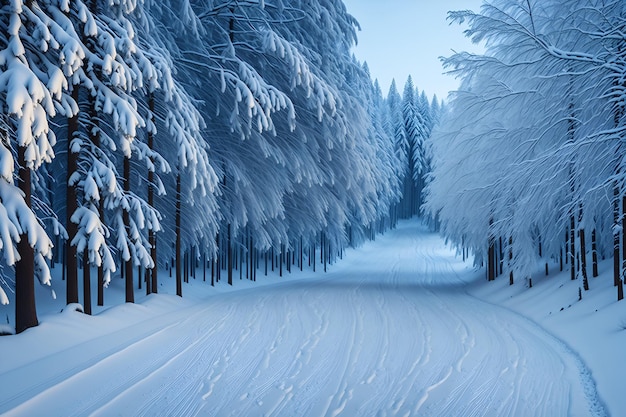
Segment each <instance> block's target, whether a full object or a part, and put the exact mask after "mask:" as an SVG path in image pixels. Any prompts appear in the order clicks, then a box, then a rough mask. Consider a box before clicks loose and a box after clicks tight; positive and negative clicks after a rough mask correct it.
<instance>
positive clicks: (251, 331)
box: [10, 222, 605, 417]
mask: <svg viewBox="0 0 626 417" xmlns="http://www.w3.org/2000/svg"><path fill="white" fill-rule="evenodd" d="M387 248H393V251H391V250H387ZM350 257H352V260H347V261H344V262H345V264H344V265H346V266H345V267H342V264H339V265H337V266H336V268H334V269H331V272H330V273H328V274H326V275H318V276H317V277H316V278H312V279H310V280H307V281H300V282H298V283H293V284H281V285H280V286H276V287H274V288H272V287H263V288H258V289H256V290H254V291H245V292H240V293H231V294H225V295H221V296H219V297H213V298H211V299H210V301H208V304H209V305H206V304H204V305H198V306H196V307H192V308H189V309H187V310H185V311H184V312H177V313H176V314H173V315H172V316H171V317H169V318H168V320H167V322H164V323H163V325H162V326H161V327H159V326H155V327H154V328H153V329H152V333H150V335H149V336H148V337H146V338H140V339H136V340H135V339H133V340H130V341H129V342H128V343H126V344H122V345H119V346H118V348H117V350H115V351H114V352H110V353H109V354H108V355H106V357H104V358H103V357H102V356H98V355H96V356H95V357H94V358H93V359H92V362H89V361H88V360H87V362H85V363H86V366H84V367H82V368H81V370H80V371H79V372H78V373H76V374H75V375H73V376H70V377H69V378H67V379H59V380H56V381H55V380H54V377H48V378H49V379H48V380H46V381H47V382H46V383H45V387H44V389H43V391H42V388H40V387H41V384H42V382H41V381H38V380H36V378H34V379H33V381H32V382H30V384H31V385H30V387H31V391H28V383H25V387H24V388H23V391H21V394H19V395H22V397H20V398H25V401H24V403H23V404H22V405H21V408H16V409H14V410H12V412H11V414H10V415H16V416H20V415H33V413H32V411H33V410H48V411H54V406H58V407H61V406H63V407H68V408H67V409H66V410H65V411H67V412H66V413H64V414H63V415H71V414H75V415H79V414H82V415H88V414H92V415H111V414H117V415H129V416H130V415H132V416H142V415H146V416H147V415H162V414H167V415H180V416H183V415H184V416H193V415H201V416H220V417H222V416H229V415H233V416H240V415H254V416H294V415H307V416H333V417H334V416H342V415H344V416H351V415H376V416H380V417H383V416H416V415H419V416H439V415H463V416H485V415H533V416H553V415H572V416H588V415H593V416H603V415H605V413H604V409H603V407H602V403H601V401H600V400H599V399H598V395H597V392H596V390H595V385H594V383H593V379H592V378H591V376H590V375H589V373H588V371H586V368H585V367H584V365H583V364H582V361H581V360H580V359H579V358H578V357H577V356H576V355H575V354H573V353H572V352H571V351H570V350H568V348H567V347H566V346H565V345H563V344H562V343H561V342H559V341H557V340H556V339H554V338H552V337H551V336H549V335H548V334H547V333H545V332H544V331H543V330H542V329H541V328H539V327H538V326H537V325H535V324H533V323H531V322H530V321H528V320H526V319H523V318H521V317H520V316H517V315H515V314H514V313H512V312H510V311H508V310H505V309H502V308H500V307H496V306H493V305H490V304H487V303H484V302H482V301H480V300H477V299H475V298H473V297H471V296H469V295H468V294H467V293H466V292H465V289H464V283H463V282H462V281H461V280H460V279H459V277H458V276H457V275H456V272H455V269H454V267H453V266H452V265H451V263H450V261H451V260H452V259H453V257H452V256H451V254H450V252H449V251H447V250H446V249H445V248H444V247H443V243H442V242H441V240H440V239H439V238H436V237H434V236H432V235H429V234H426V233H425V232H424V228H423V227H421V226H419V225H417V224H416V223H414V222H412V223H403V224H401V226H400V228H399V229H398V230H396V231H393V232H390V233H389V234H388V235H387V236H383V237H381V238H379V239H378V240H377V242H375V243H371V244H368V245H366V246H364V247H363V248H361V249H359V250H355V251H353V252H352V253H351V254H350ZM168 326H170V327H168ZM131 342H132V343H131ZM155 346H158V349H155ZM61 357H62V355H59V358H61ZM131 360H132V361H131ZM129 361H130V362H129ZM16 372H19V371H16ZM66 372H71V369H70V370H66ZM585 372H586V374H585ZM57 375H58V374H57ZM106 375H108V377H111V375H113V376H114V377H115V378H114V379H115V380H114V381H110V380H102V378H104V376H106ZM581 376H582V378H581ZM50 378H52V379H50ZM581 381H582V382H581ZM81 384H83V385H85V384H86V385H87V386H86V387H82V388H81ZM95 386H97V387H98V391H97V392H95V391H94V392H89V389H90V387H91V389H92V390H93V387H95ZM38 387H39V388H38ZM76 390H78V391H76ZM79 394H80V395H83V394H87V395H85V397H84V399H83V401H82V402H76V403H75V404H60V403H59V404H56V405H55V400H56V399H58V398H70V399H72V398H75V397H77V396H78V395H79ZM585 395H586V398H588V399H589V400H590V404H591V406H590V409H589V410H584V409H575V408H574V406H573V404H580V401H579V402H575V400H576V399H577V398H578V396H581V397H583V398H584V397H585ZM51 404H52V408H51ZM47 414H48V415H50V414H52V415H54V414H55V413H47ZM57 415H60V414H58V413H57Z"/></svg>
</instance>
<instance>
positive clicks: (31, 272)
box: [15, 146, 39, 333]
mask: <svg viewBox="0 0 626 417" xmlns="http://www.w3.org/2000/svg"><path fill="white" fill-rule="evenodd" d="M25 151H26V149H25V148H24V147H21V146H20V147H19V148H18V151H17V152H18V154H17V163H18V165H19V168H18V186H19V188H20V190H22V192H23V193H24V201H25V202H26V205H27V206H28V207H30V206H31V187H32V185H31V175H32V173H31V170H30V168H28V167H26V158H25ZM17 252H18V253H19V255H20V260H19V261H17V262H16V263H15V332H16V333H21V332H23V331H24V330H26V329H28V328H30V327H35V326H37V325H38V324H39V322H38V321H37V308H36V305H35V252H34V250H33V248H32V247H31V246H30V243H29V242H28V235H27V234H26V233H23V234H21V235H20V241H19V242H18V244H17Z"/></svg>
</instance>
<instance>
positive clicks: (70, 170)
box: [65, 85, 78, 304]
mask: <svg viewBox="0 0 626 417" xmlns="http://www.w3.org/2000/svg"><path fill="white" fill-rule="evenodd" d="M72 99H74V101H75V102H76V103H78V86H77V85H75V86H73V87H72ZM77 134H78V114H77V115H75V116H73V117H70V118H69V119H68V121H67V188H66V196H65V201H66V209H65V211H66V222H65V227H66V229H67V235H68V238H67V241H66V242H65V254H66V261H65V263H66V268H67V272H66V278H67V280H66V283H65V285H66V287H65V294H66V297H65V298H66V303H67V304H70V303H78V256H77V253H76V246H73V245H72V244H71V242H72V240H73V239H74V237H76V233H77V231H78V227H77V225H76V224H75V223H74V222H72V221H71V220H70V218H71V217H72V215H73V214H74V212H75V211H76V209H77V208H78V197H77V195H76V186H75V185H74V184H70V177H71V176H72V174H74V172H76V170H77V169H78V155H77V154H76V153H74V152H72V140H73V139H74V136H76V135H77Z"/></svg>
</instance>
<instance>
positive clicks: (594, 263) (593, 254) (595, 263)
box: [591, 229, 598, 278]
mask: <svg viewBox="0 0 626 417" xmlns="http://www.w3.org/2000/svg"><path fill="white" fill-rule="evenodd" d="M591 263H592V275H593V277H594V278H596V277H597V276H598V247H597V243H596V229H593V230H592V231H591Z"/></svg>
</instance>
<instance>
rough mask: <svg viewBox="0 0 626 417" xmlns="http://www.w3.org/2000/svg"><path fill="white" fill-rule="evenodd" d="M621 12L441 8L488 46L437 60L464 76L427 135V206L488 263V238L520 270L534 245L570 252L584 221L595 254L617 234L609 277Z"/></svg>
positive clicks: (617, 181)
mask: <svg viewBox="0 0 626 417" xmlns="http://www.w3.org/2000/svg"><path fill="white" fill-rule="evenodd" d="M624 12H625V10H624V4H623V2H619V1H609V2H603V1H592V2H587V1H577V0H571V1H565V2H556V1H554V2H536V1H496V0H494V1H491V2H488V3H485V4H484V5H483V7H482V9H481V12H480V13H473V12H469V11H463V12H455V13H453V14H452V15H451V16H452V18H453V19H456V20H458V21H461V22H463V21H467V22H468V23H469V26H470V28H469V29H468V30H467V33H468V35H469V36H471V37H472V38H473V39H474V40H475V41H485V42H486V44H487V53H486V54H485V55H470V54H467V53H460V54H456V55H453V56H452V57H450V58H449V59H447V60H446V64H447V65H449V66H450V67H451V68H453V70H454V71H456V72H457V74H459V75H460V76H461V77H462V78H463V84H462V87H461V89H460V90H459V91H458V92H456V93H455V94H454V96H453V100H452V102H451V103H450V105H449V107H448V111H447V112H446V115H447V117H445V119H444V121H442V123H440V129H439V130H438V133H437V134H436V135H435V140H434V142H436V143H434V144H433V147H434V150H435V151H434V158H435V160H434V162H433V164H434V168H433V176H432V182H431V184H430V185H429V201H428V204H427V207H428V209H429V210H430V212H431V213H432V214H433V215H434V214H437V215H439V216H440V218H441V220H442V227H443V230H444V233H446V235H448V237H450V238H452V239H453V240H455V241H456V242H458V243H459V244H468V245H469V246H470V247H471V248H472V249H473V250H474V252H475V253H476V254H477V257H478V258H479V259H484V260H487V259H486V258H487V257H488V258H489V260H488V262H487V263H488V266H489V268H490V269H495V265H494V264H493V262H492V260H493V258H494V257H493V256H492V255H491V251H492V250H493V243H494V242H495V241H496V240H498V241H502V242H505V243H504V244H503V246H504V245H508V246H509V250H508V252H510V253H511V254H512V257H511V260H510V265H509V268H510V269H511V271H517V272H518V273H520V274H521V275H522V276H528V275H529V274H530V272H531V271H532V269H533V267H534V263H535V261H536V259H537V257H538V255H539V253H540V252H541V253H542V256H544V257H554V258H557V259H558V258H559V257H561V256H563V253H564V252H569V253H565V255H566V256H567V257H568V260H570V261H571V260H573V259H574V257H575V253H580V252H581V251H583V250H585V233H584V231H585V229H591V230H595V231H602V232H603V233H601V234H602V237H601V238H600V242H598V243H599V245H598V246H599V247H601V248H603V249H602V250H603V251H604V253H605V254H608V251H609V250H610V249H612V248H613V247H614V245H613V243H614V242H613V240H614V239H615V236H617V238H616V239H617V240H616V242H617V243H618V244H617V245H616V247H617V248H618V251H617V253H616V254H615V256H614V258H615V262H616V277H617V278H618V279H619V275H620V272H619V269H620V265H619V235H618V231H619V224H618V220H619V218H620V216H619V213H618V210H619V205H620V198H621V196H622V194H623V192H622V191H621V190H622V189H623V187H622V179H621V178H622V176H621V172H622V170H621V164H622V158H621V152H620V146H621V145H620V143H621V141H622V138H623V128H622V127H621V124H622V122H621V119H620V116H619V115H620V108H621V107H620V106H622V104H621V103H622V101H621V98H622V97H623V88H622V87H620V85H623V81H621V80H623V74H624V64H623V62H624V60H623V56H622V55H623V52H621V49H620V46H619V45H620V44H623V41H624V36H623V31H622V30H621V29H620V28H622V27H623V16H624ZM451 150H454V152H451ZM606 196H610V198H609V201H610V204H606V201H607V199H606ZM615 213H617V214H615ZM566 231H567V234H566ZM576 233H577V234H578V236H579V242H578V243H575V242H574V237H575V235H576ZM565 234H566V235H567V241H564V239H563V236H564V235H565ZM596 235H598V236H600V234H599V233H593V236H594V238H595V237H596ZM506 242H508V243H506ZM594 242H595V240H594ZM564 247H565V248H568V250H567V251H564V250H563V249H564ZM503 249H504V248H501V251H500V252H501V253H502V252H503ZM488 253H489V256H487V254H488ZM574 268H575V265H574V263H573V262H572V264H571V269H572V276H573V277H574V278H575V277H576V275H575V274H574V272H575V271H574ZM582 276H583V278H584V277H585V276H586V272H584V273H582ZM511 278H512V275H511ZM618 284H619V283H618V282H617V280H616V285H617V286H618V291H619V290H620V289H621V285H618ZM585 288H586V285H585Z"/></svg>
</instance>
